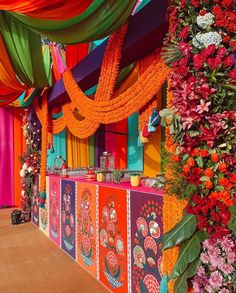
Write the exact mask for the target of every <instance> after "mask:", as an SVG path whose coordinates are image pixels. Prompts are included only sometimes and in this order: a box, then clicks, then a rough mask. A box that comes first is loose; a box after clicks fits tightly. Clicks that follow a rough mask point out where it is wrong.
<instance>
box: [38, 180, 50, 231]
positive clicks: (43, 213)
mask: <svg viewBox="0 0 236 293" xmlns="http://www.w3.org/2000/svg"><path fill="white" fill-rule="evenodd" d="M48 203H49V177H48V176H47V177H46V200H45V204H44V208H39V229H40V230H41V231H42V232H43V233H44V234H45V235H46V236H49V205H48Z"/></svg>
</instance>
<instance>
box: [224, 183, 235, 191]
mask: <svg viewBox="0 0 236 293" xmlns="http://www.w3.org/2000/svg"><path fill="white" fill-rule="evenodd" d="M232 187H234V184H232V183H228V184H227V185H226V187H225V189H227V190H230V189H231V188H232Z"/></svg>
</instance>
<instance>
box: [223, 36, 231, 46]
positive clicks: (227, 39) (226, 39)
mask: <svg viewBox="0 0 236 293" xmlns="http://www.w3.org/2000/svg"><path fill="white" fill-rule="evenodd" d="M229 40H230V36H224V37H223V40H222V41H223V43H225V44H227V43H228V42H229Z"/></svg>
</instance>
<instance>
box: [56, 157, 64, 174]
mask: <svg viewBox="0 0 236 293" xmlns="http://www.w3.org/2000/svg"><path fill="white" fill-rule="evenodd" d="M63 163H64V160H63V158H62V156H56V158H55V160H54V173H56V174H58V173H59V172H60V170H61V167H62V165H63Z"/></svg>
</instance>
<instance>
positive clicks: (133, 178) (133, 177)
mask: <svg viewBox="0 0 236 293" xmlns="http://www.w3.org/2000/svg"><path fill="white" fill-rule="evenodd" d="M130 185H131V186H133V187H137V186H139V185H140V174H139V173H131V174H130Z"/></svg>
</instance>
